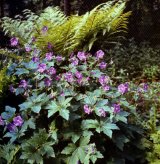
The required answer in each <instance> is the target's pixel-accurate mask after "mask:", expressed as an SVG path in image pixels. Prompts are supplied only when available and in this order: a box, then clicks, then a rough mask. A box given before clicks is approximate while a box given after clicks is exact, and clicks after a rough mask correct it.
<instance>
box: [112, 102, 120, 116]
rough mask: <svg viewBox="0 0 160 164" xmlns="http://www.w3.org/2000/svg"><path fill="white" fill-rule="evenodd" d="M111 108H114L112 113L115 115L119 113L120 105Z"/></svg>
mask: <svg viewBox="0 0 160 164" xmlns="http://www.w3.org/2000/svg"><path fill="white" fill-rule="evenodd" d="M113 107H114V110H113V112H114V113H115V114H117V113H119V112H120V111H121V109H120V105H119V104H113Z"/></svg>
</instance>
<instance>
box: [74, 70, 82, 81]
mask: <svg viewBox="0 0 160 164" xmlns="http://www.w3.org/2000/svg"><path fill="white" fill-rule="evenodd" d="M75 76H76V78H78V79H82V77H83V76H82V73H81V72H79V71H77V72H76V73H75Z"/></svg>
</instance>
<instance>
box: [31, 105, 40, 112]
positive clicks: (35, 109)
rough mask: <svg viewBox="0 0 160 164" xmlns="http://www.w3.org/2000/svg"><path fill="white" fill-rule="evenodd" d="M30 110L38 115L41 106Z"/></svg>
mask: <svg viewBox="0 0 160 164" xmlns="http://www.w3.org/2000/svg"><path fill="white" fill-rule="evenodd" d="M31 109H32V111H33V112H35V113H39V112H40V110H41V106H40V105H37V106H33V107H32V108H31Z"/></svg>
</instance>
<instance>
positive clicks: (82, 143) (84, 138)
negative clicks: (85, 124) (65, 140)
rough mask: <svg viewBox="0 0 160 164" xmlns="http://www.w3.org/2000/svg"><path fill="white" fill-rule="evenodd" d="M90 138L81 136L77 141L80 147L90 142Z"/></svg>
mask: <svg viewBox="0 0 160 164" xmlns="http://www.w3.org/2000/svg"><path fill="white" fill-rule="evenodd" d="M90 138H91V137H90V136H86V137H82V138H81V139H80V143H79V145H80V147H82V146H86V145H88V143H89V142H90Z"/></svg>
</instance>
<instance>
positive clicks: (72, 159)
mask: <svg viewBox="0 0 160 164" xmlns="http://www.w3.org/2000/svg"><path fill="white" fill-rule="evenodd" d="M78 161H79V158H78V149H76V150H75V151H74V152H73V153H72V156H71V157H70V158H69V159H68V162H67V164H73V163H74V164H77V163H78Z"/></svg>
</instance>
